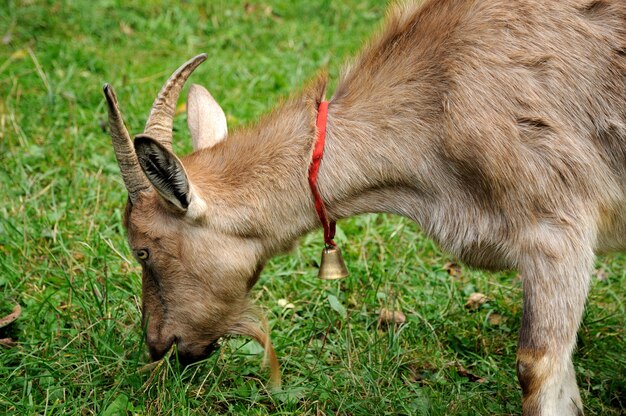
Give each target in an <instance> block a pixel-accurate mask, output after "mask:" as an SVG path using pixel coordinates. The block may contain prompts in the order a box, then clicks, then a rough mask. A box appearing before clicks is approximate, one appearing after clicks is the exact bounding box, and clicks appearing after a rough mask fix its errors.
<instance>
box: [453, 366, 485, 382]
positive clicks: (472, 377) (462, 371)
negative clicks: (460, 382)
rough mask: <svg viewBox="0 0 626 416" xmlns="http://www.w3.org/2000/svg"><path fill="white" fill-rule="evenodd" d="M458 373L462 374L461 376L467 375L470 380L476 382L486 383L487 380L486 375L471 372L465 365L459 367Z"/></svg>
mask: <svg viewBox="0 0 626 416" xmlns="http://www.w3.org/2000/svg"><path fill="white" fill-rule="evenodd" d="M457 373H458V374H459V375H460V376H461V377H466V378H467V379H468V380H469V381H472V382H475V383H484V382H486V381H487V379H486V378H484V377H479V376H477V375H475V374H472V373H470V372H469V371H467V370H466V369H465V367H463V366H461V367H459V368H458V369H457Z"/></svg>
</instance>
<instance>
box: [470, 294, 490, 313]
mask: <svg viewBox="0 0 626 416" xmlns="http://www.w3.org/2000/svg"><path fill="white" fill-rule="evenodd" d="M488 300H489V298H488V297H487V296H486V295H484V294H482V293H478V292H475V293H472V294H471V295H470V296H469V298H468V299H467V302H466V303H465V307H466V308H467V309H472V310H474V309H478V308H480V306H481V305H482V304H483V303H485V302H487V301H488Z"/></svg>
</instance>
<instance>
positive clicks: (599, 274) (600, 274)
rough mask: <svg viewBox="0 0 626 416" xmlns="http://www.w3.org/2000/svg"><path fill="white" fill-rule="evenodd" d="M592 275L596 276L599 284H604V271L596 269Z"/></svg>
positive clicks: (605, 275) (605, 274) (605, 276)
mask: <svg viewBox="0 0 626 416" xmlns="http://www.w3.org/2000/svg"><path fill="white" fill-rule="evenodd" d="M593 274H594V275H595V276H596V279H598V280H599V281H601V282H604V281H605V280H606V278H607V273H606V270H604V269H598V270H596V271H595V272H594V273H593Z"/></svg>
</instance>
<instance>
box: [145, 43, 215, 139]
mask: <svg viewBox="0 0 626 416" xmlns="http://www.w3.org/2000/svg"><path fill="white" fill-rule="evenodd" d="M206 58H207V55H206V54H205V53H203V54H201V55H198V56H196V57H194V58H192V59H190V60H188V61H187V62H185V63H184V64H183V65H182V66H181V67H180V68H178V69H177V70H176V72H174V73H173V74H172V76H171V77H170V78H169V79H168V80H167V82H166V83H165V85H164V86H163V88H161V91H159V95H157V98H156V99H155V100H154V103H153V104H152V110H150V116H149V117H148V121H147V122H146V128H145V131H144V134H145V135H147V136H150V137H154V138H155V139H156V140H158V141H159V142H160V143H161V144H162V145H163V146H165V148H166V149H168V150H172V127H173V124H174V114H175V113H176V102H177V101H178V96H179V95H180V91H181V90H182V89H183V85H184V84H185V81H187V78H189V76H190V75H191V73H192V72H193V71H194V70H195V69H196V68H197V67H198V65H200V64H201V63H202V62H204V61H205V60H206Z"/></svg>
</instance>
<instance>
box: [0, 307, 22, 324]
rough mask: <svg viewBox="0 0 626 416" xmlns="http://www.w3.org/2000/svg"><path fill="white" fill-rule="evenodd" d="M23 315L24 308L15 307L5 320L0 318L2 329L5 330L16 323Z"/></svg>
mask: <svg viewBox="0 0 626 416" xmlns="http://www.w3.org/2000/svg"><path fill="white" fill-rule="evenodd" d="M21 314H22V307H21V306H20V305H15V306H14V307H13V312H11V313H10V314H8V315H7V316H5V317H4V318H0V328H4V327H5V326H7V325H8V324H10V323H11V322H13V321H15V320H16V319H17V318H19V317H20V315H21Z"/></svg>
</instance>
